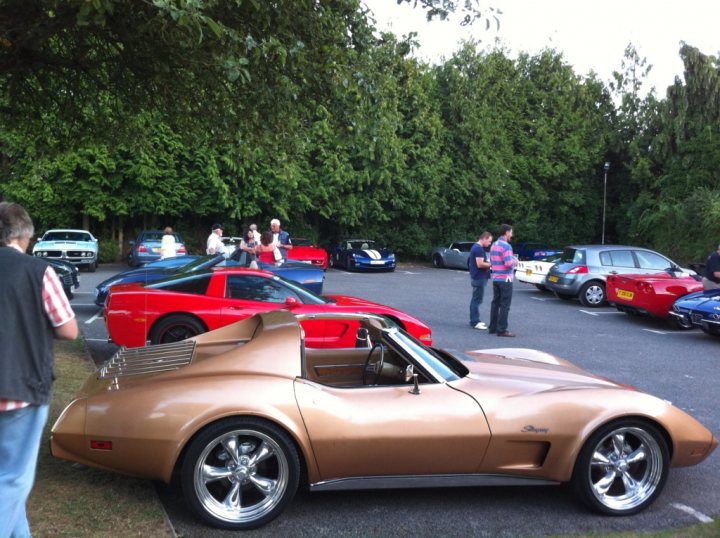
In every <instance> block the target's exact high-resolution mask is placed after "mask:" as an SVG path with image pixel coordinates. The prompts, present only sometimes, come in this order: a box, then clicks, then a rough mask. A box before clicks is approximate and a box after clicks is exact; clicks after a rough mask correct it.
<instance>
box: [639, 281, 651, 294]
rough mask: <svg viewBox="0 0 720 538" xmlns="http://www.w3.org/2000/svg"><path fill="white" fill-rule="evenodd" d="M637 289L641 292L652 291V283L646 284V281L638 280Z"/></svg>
mask: <svg viewBox="0 0 720 538" xmlns="http://www.w3.org/2000/svg"><path fill="white" fill-rule="evenodd" d="M637 289H638V291H641V292H643V293H652V292H653V287H652V285H651V284H648V283H647V282H638V283H637Z"/></svg>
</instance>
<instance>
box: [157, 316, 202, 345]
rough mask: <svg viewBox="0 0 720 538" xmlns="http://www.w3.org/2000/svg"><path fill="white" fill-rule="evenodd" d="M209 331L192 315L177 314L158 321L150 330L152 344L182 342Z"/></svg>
mask: <svg viewBox="0 0 720 538" xmlns="http://www.w3.org/2000/svg"><path fill="white" fill-rule="evenodd" d="M204 332H207V328H206V327H205V326H204V325H203V324H202V322H201V321H200V320H199V319H197V318H194V317H192V316H188V315H183V314H176V315H172V316H168V317H166V318H164V319H161V320H160V321H158V322H157V323H156V324H155V325H154V326H153V328H152V330H151V331H150V343H151V344H169V343H171V342H180V341H181V340H185V339H187V338H191V337H193V336H196V335H198V334H201V333H204Z"/></svg>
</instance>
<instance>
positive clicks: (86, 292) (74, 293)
mask: <svg viewBox="0 0 720 538" xmlns="http://www.w3.org/2000/svg"><path fill="white" fill-rule="evenodd" d="M73 295H95V292H94V291H74V292H73Z"/></svg>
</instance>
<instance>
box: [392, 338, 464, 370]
mask: <svg viewBox="0 0 720 538" xmlns="http://www.w3.org/2000/svg"><path fill="white" fill-rule="evenodd" d="M391 337H392V339H394V340H396V341H398V342H400V343H401V344H402V346H403V347H404V348H406V349H408V350H409V351H410V352H411V353H412V354H413V355H414V356H415V357H416V358H417V359H420V361H421V362H422V363H423V364H424V365H427V367H429V368H430V369H432V370H433V371H434V372H436V373H437V374H439V375H440V376H441V377H442V378H443V379H444V380H445V381H456V380H458V379H460V377H462V376H465V375H467V369H465V368H464V367H463V366H462V365H461V364H460V363H458V362H457V361H456V360H454V358H453V357H452V356H443V355H441V354H440V353H438V352H436V351H435V350H434V349H431V348H429V347H427V346H424V345H423V344H421V343H420V342H418V341H417V340H416V339H415V338H413V337H412V336H410V335H409V334H408V333H406V332H405V331H400V330H398V331H396V332H393V333H392V335H391Z"/></svg>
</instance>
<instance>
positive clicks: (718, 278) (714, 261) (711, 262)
mask: <svg viewBox="0 0 720 538" xmlns="http://www.w3.org/2000/svg"><path fill="white" fill-rule="evenodd" d="M702 285H703V289H706V290H716V289H720V245H718V247H717V249H716V250H715V252H711V253H710V254H709V255H708V257H707V260H706V261H705V272H704V273H703V278H702Z"/></svg>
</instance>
